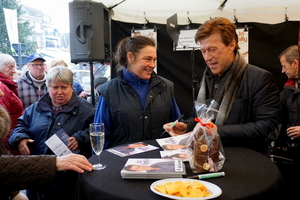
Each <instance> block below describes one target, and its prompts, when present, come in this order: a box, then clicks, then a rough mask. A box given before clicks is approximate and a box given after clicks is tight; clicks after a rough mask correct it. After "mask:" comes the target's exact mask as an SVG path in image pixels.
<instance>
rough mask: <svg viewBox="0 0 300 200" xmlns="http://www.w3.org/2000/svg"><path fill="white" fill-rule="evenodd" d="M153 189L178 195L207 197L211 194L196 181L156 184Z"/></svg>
mask: <svg viewBox="0 0 300 200" xmlns="http://www.w3.org/2000/svg"><path fill="white" fill-rule="evenodd" d="M154 189H155V190H157V191H159V192H161V193H164V194H169V195H173V196H178V197H207V196H210V195H211V194H210V193H209V191H208V190H207V188H206V187H205V185H203V184H201V183H200V182H197V181H187V182H182V181H176V182H167V183H165V184H163V185H156V187H155V188H154Z"/></svg>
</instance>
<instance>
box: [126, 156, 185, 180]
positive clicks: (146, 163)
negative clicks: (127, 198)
mask: <svg viewBox="0 0 300 200" xmlns="http://www.w3.org/2000/svg"><path fill="white" fill-rule="evenodd" d="M185 174H186V173H185V166H184V163H183V161H182V160H172V159H159V158H158V159H157V158H129V159H128V160H127V162H126V164H125V165H124V168H123V169H122V170H121V176H122V178H128V179H130V178H133V179H134V178H136V179H139V178H142V179H145V178H148V179H161V178H182V175H185Z"/></svg>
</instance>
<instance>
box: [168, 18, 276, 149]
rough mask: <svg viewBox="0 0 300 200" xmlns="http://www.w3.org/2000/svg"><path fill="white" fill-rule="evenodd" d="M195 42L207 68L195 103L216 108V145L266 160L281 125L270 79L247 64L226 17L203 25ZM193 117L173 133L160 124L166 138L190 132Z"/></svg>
mask: <svg viewBox="0 0 300 200" xmlns="http://www.w3.org/2000/svg"><path fill="white" fill-rule="evenodd" d="M195 41H196V42H197V43H198V42H199V43H200V50H201V52H202V56H203V58H204V60H205V62H206V64H207V67H206V69H205V71H204V74H203V78H202V80H201V83H200V90H199V94H198V98H197V102H198V103H202V104H206V103H207V102H208V101H211V100H215V101H216V102H217V104H218V105H219V109H218V114H217V116H216V119H215V120H214V121H212V122H213V125H214V129H215V130H217V133H218V134H219V135H220V138H221V141H222V144H223V145H224V146H229V145H230V146H245V147H248V148H251V149H254V150H256V151H258V152H261V153H263V154H266V155H267V154H268V150H269V148H268V147H269V144H270V142H271V141H273V140H275V139H276V138H277V137H278V131H277V128H278V127H280V124H281V118H280V98H279V88H278V86H277V85H276V83H275V81H274V78H273V76H272V74H271V73H270V72H268V71H266V70H263V69H261V68H258V67H255V66H253V65H250V64H247V62H246V61H245V59H244V58H243V56H242V54H240V53H239V51H238V49H239V45H238V36H237V34H236V28H235V25H234V24H233V23H232V22H230V20H228V19H226V18H222V17H216V18H213V19H211V20H208V21H206V22H205V23H204V24H203V25H201V26H200V27H199V28H198V31H197V33H196V36H195ZM194 117H199V116H196V115H193V117H192V118H190V119H188V120H185V121H184V122H179V123H177V124H176V125H175V126H174V127H173V128H170V127H169V125H170V124H169V123H168V124H165V125H164V129H165V130H167V131H169V133H170V134H171V135H172V136H175V135H178V134H183V133H185V132H188V131H191V130H193V128H194V126H195V124H196V122H195V121H194Z"/></svg>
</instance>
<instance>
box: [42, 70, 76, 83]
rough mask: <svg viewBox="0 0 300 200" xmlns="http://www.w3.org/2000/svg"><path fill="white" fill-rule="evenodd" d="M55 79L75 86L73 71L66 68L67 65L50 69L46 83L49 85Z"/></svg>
mask: <svg viewBox="0 0 300 200" xmlns="http://www.w3.org/2000/svg"><path fill="white" fill-rule="evenodd" d="M53 81H59V82H63V83H64V84H68V85H71V86H72V87H73V73H72V71H71V70H70V69H68V68H66V67H65V66H56V67H53V68H51V69H50V70H49V71H48V74H47V78H46V85H47V87H49V85H50V84H51V83H52V82H53Z"/></svg>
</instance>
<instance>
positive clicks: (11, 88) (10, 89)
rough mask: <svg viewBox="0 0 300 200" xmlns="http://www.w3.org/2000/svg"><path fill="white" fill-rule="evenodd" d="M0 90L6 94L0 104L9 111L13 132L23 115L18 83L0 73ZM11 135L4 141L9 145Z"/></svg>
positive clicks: (0, 99)
mask: <svg viewBox="0 0 300 200" xmlns="http://www.w3.org/2000/svg"><path fill="white" fill-rule="evenodd" d="M0 81H1V83H0V89H1V90H2V91H3V93H4V97H0V104H1V105H2V106H3V107H4V108H5V109H6V110H7V112H8V113H9V116H10V119H11V122H12V123H11V130H10V132H11V131H12V130H13V128H14V127H15V126H16V125H17V124H18V122H17V119H18V118H19V117H20V116H21V115H23V111H24V109H23V105H22V102H21V101H20V99H19V97H18V90H17V86H18V85H17V83H16V82H14V81H13V80H11V79H10V78H8V77H6V76H4V75H3V74H2V73H1V72H0ZM9 137H10V134H9V135H8V136H7V137H6V138H5V139H4V142H5V144H6V146H7V147H8V145H7V140H8V139H9ZM9 151H10V152H11V153H13V154H18V153H17V152H12V151H11V150H10V149H9Z"/></svg>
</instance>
